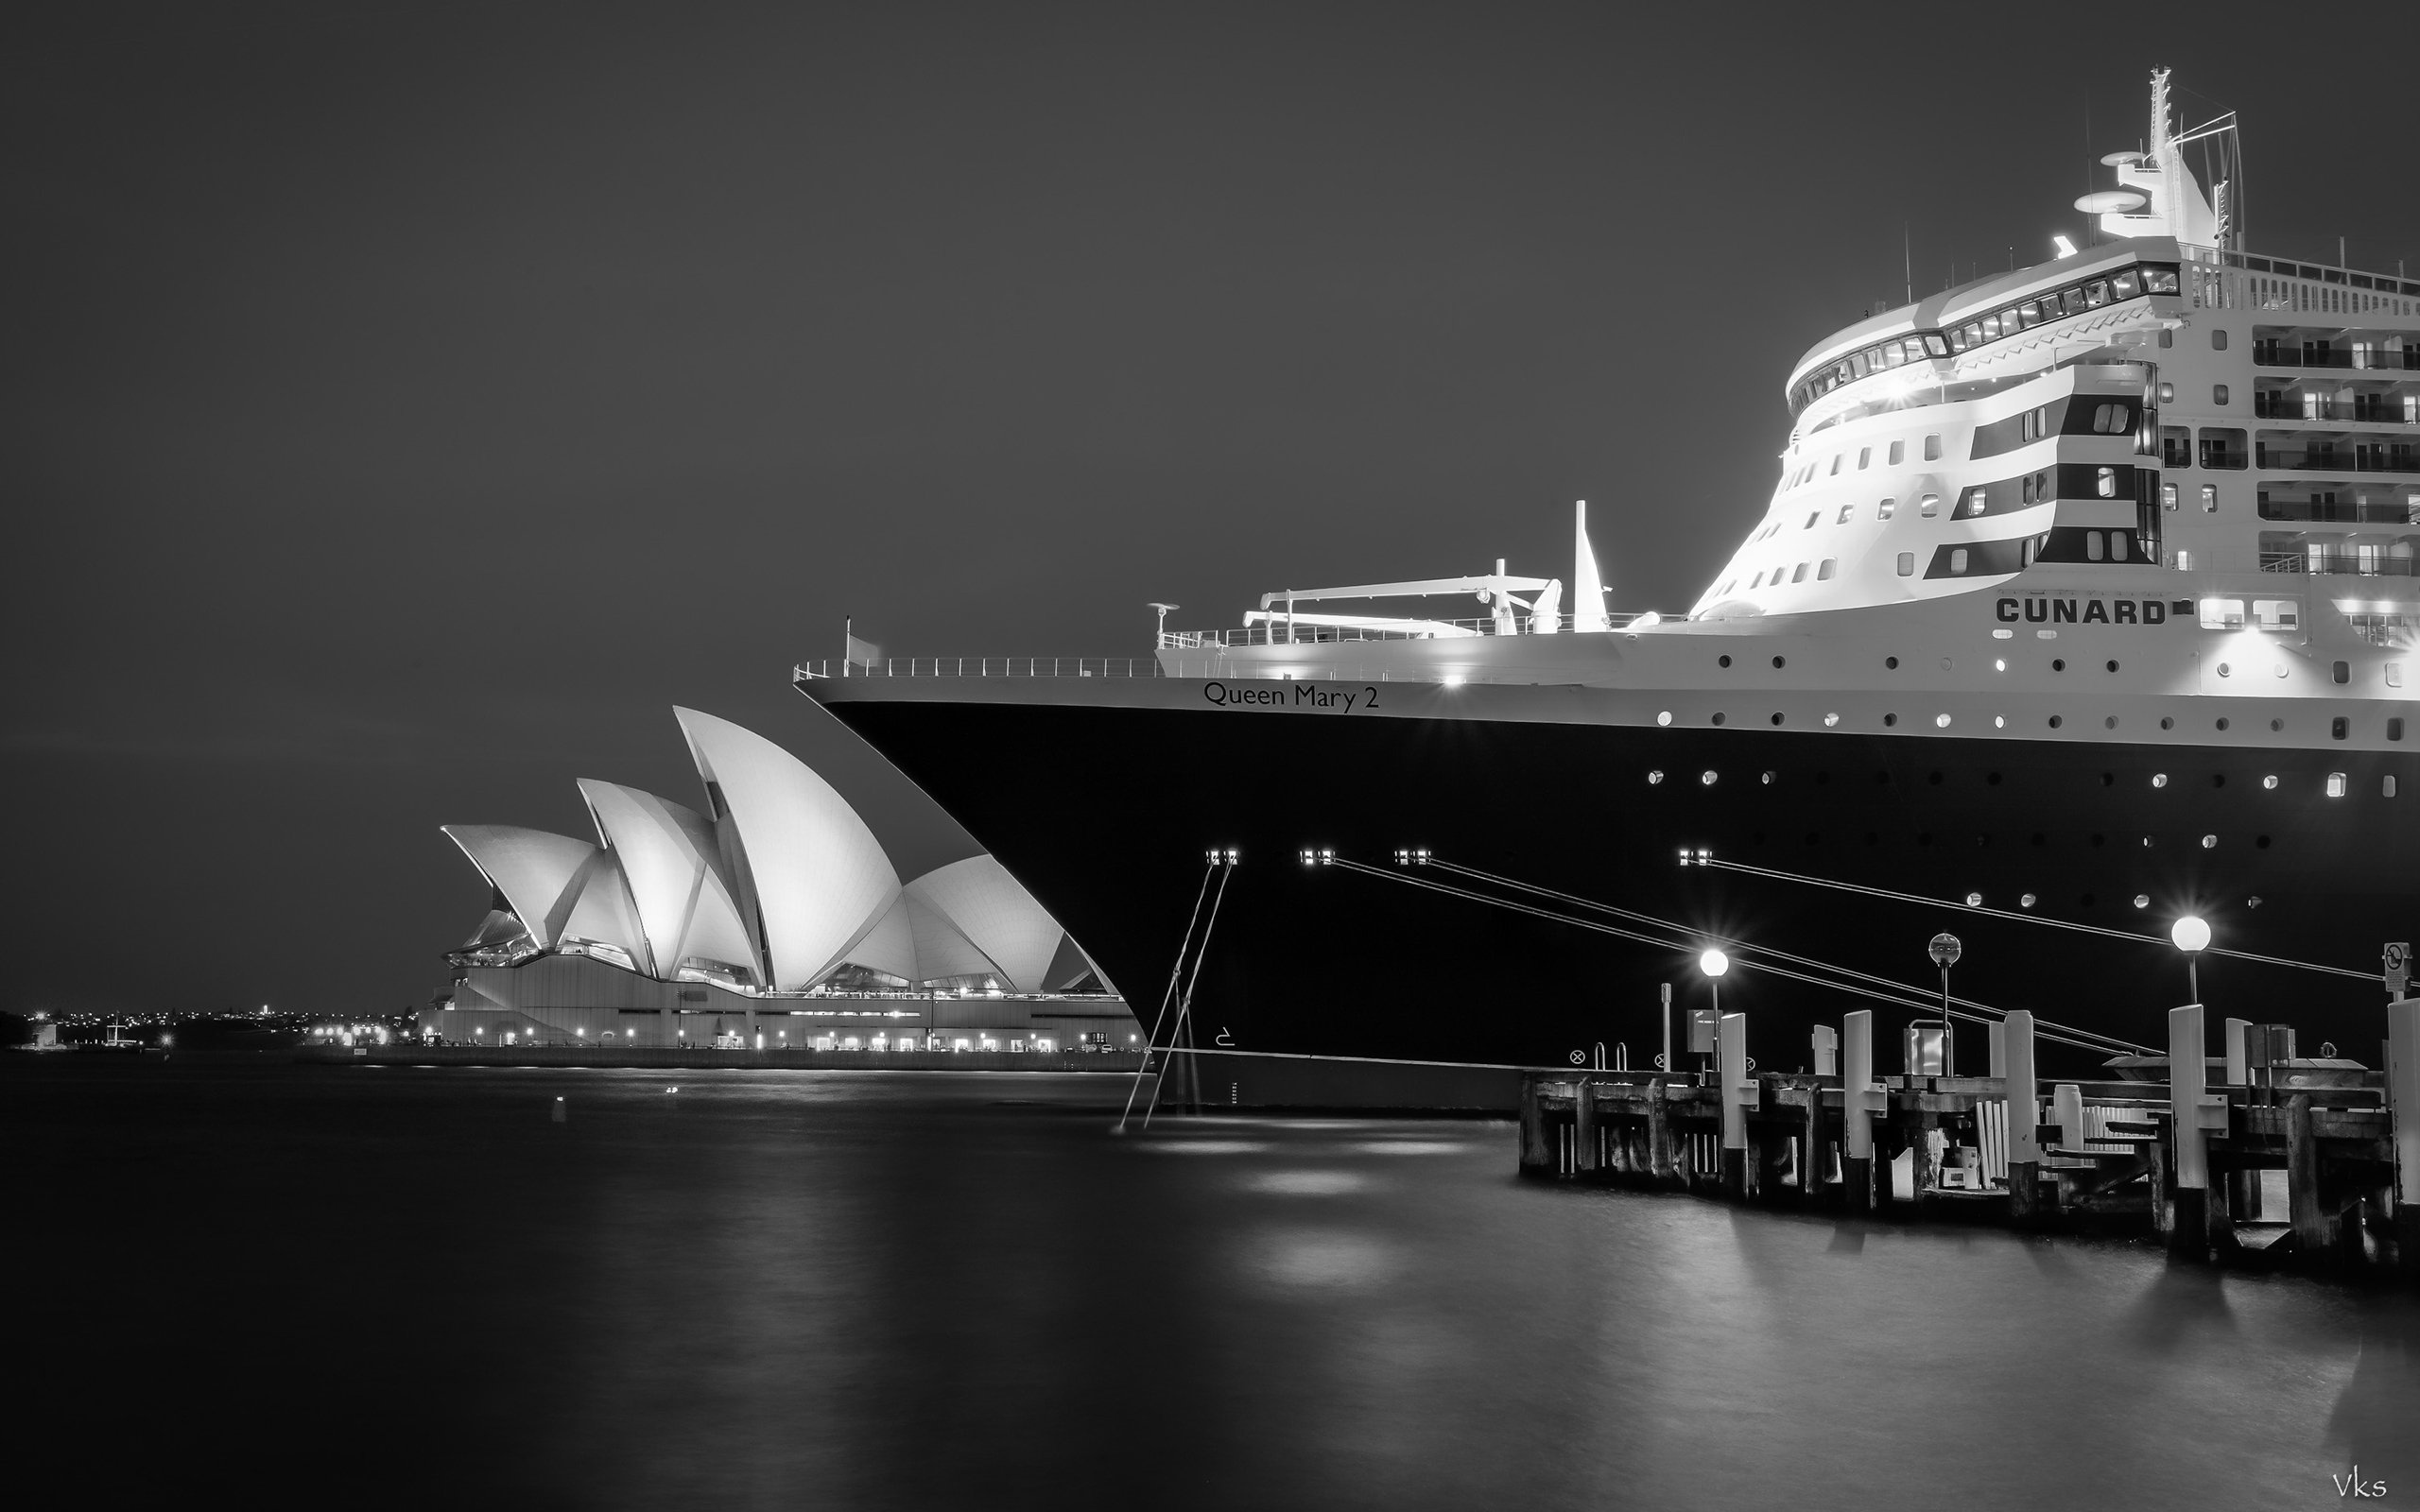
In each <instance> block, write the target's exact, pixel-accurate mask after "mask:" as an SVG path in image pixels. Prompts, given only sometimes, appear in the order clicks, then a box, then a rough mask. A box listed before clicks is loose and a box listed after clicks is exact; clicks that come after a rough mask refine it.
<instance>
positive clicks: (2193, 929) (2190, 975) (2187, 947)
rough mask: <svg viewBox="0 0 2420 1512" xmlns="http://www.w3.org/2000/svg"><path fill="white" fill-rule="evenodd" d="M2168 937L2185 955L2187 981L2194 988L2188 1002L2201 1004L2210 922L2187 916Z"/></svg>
mask: <svg viewBox="0 0 2420 1512" xmlns="http://www.w3.org/2000/svg"><path fill="white" fill-rule="evenodd" d="M2168 937H2169V939H2170V940H2172V941H2174V942H2175V945H2176V948H2177V949H2178V950H2180V951H2183V952H2184V953H2185V981H2186V984H2187V986H2188V987H2190V988H2192V994H2191V996H2190V998H2189V999H2188V1000H2187V1001H2189V1002H2193V1003H2199V1002H2201V1001H2202V968H2201V961H2202V953H2203V952H2204V951H2206V950H2208V949H2209V948H2210V922H2209V920H2208V919H2202V918H2198V917H2196V916H2195V915H2192V914H2187V915H2186V916H2185V917H2184V918H2182V919H2178V920H2177V921H2176V922H2175V923H2174V924H2173V925H2171V926H2169V931H2168Z"/></svg>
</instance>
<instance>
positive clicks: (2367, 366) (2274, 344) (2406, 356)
mask: <svg viewBox="0 0 2420 1512" xmlns="http://www.w3.org/2000/svg"><path fill="white" fill-rule="evenodd" d="M2252 361H2253V365H2254V366H2255V367H2259V368H2338V369H2346V370H2349V371H2355V372H2372V371H2377V372H2412V371H2420V347H2414V346H2412V345H2411V344H2410V343H2409V342H2408V341H2407V342H2406V343H2405V344H2404V345H2402V346H2401V347H2399V348H2398V347H2392V346H2389V345H2387V344H2386V341H2385V340H2384V339H2380V340H2377V341H2355V342H2351V343H2348V344H2347V345H2344V346H2338V345H2336V344H2334V343H2333V342H2325V341H2311V340H2299V341H2298V340H2293V339H2290V338H2287V337H2283V336H2256V337H2254V339H2253V343H2252Z"/></svg>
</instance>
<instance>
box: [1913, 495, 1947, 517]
mask: <svg viewBox="0 0 2420 1512" xmlns="http://www.w3.org/2000/svg"><path fill="white" fill-rule="evenodd" d="M1916 512H1917V513H1918V514H1920V515H1923V516H1924V517H1925V518H1926V519H1927V520H1929V519H1931V518H1932V517H1933V516H1934V515H1937V514H1939V513H1940V512H1941V495H1940V494H1938V493H1927V494H1926V495H1925V496H1924V497H1923V498H1922V499H1919V500H1917V501H1916Z"/></svg>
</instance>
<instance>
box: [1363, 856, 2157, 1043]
mask: <svg viewBox="0 0 2420 1512" xmlns="http://www.w3.org/2000/svg"><path fill="white" fill-rule="evenodd" d="M1321 864H1322V865H1324V866H1333V867H1342V868H1345V869H1346V870H1348V871H1357V872H1360V873H1362V874H1364V875H1366V876H1372V877H1381V878H1384V879H1385V880H1387V881H1389V882H1395V883H1401V884H1403V885H1406V886H1410V887H1420V888H1425V889H1426V890H1427V891H1430V892H1435V893H1442V894H1443V895H1444V896H1446V897H1449V898H1462V899H1467V900H1469V901H1470V902H1481V903H1488V904H1491V905H1493V906H1495V907H1497V908H1503V909H1508V910H1510V911H1512V912H1513V913H1516V914H1527V915H1529V916H1530V917H1531V918H1533V919H1547V920H1548V921H1549V922H1552V923H1557V924H1568V925H1570V926H1571V927H1572V928H1574V929H1585V930H1592V931H1594V932H1596V933H1598V934H1600V935H1611V936H1615V937H1616V938H1618V939H1628V940H1635V941H1637V942H1638V943H1640V944H1642V945H1653V946H1655V947H1657V948H1658V949H1662V950H1668V951H1671V952H1673V953H1674V954H1687V953H1688V952H1689V951H1690V950H1692V949H1693V948H1694V947H1693V946H1692V945H1691V944H1690V943H1689V942H1687V941H1685V940H1668V939H1660V938H1657V937H1656V936H1651V935H1642V934H1639V933H1638V932H1637V931H1635V930H1628V929H1620V928H1617V927H1616V926H1615V925H1612V924H1600V923H1599V922H1597V921H1596V920H1595V919H1574V918H1572V917H1571V916H1570V915H1568V914H1558V913H1555V912H1554V911H1552V910H1551V909H1546V908H1539V907H1535V906H1533V905H1531V904H1529V903H1522V902H1513V900H1511V899H1509V898H1492V897H1489V896H1488V895H1487V894H1486V893H1483V892H1473V891H1471V890H1470V889H1469V888H1467V887H1454V886H1448V885H1445V884H1443V883H1438V882H1428V881H1425V880H1423V879H1420V878H1417V877H1412V876H1409V875H1406V874H1405V873H1403V872H1400V871H1391V870H1388V869H1387V868H1383V867H1373V866H1368V865H1366V864H1364V863H1362V862H1358V861H1350V860H1347V859H1346V858H1344V857H1343V856H1338V855H1328V856H1325V857H1323V858H1322V863H1321ZM1666 927H1677V926H1669V925H1668V926H1666ZM1739 964H1740V965H1741V966H1743V967H1745V968H1747V969H1748V970H1750V971H1763V972H1766V973H1768V974H1770V975H1773V976H1782V977H1788V978H1789V979H1790V980H1792V981H1797V982H1804V983H1806V984H1807V985H1808V986H1810V987H1820V988H1829V989H1831V990H1832V991H1835V992H1846V993H1849V994H1851V995H1852V996H1855V997H1861V998H1870V999H1872V1000H1873V1001H1875V1002H1876V1003H1884V1004H1888V1005H1891V1006H1893V1007H1895V1008H1906V1009H1910V1010H1911V1011H1913V1012H1917V1013H1938V1012H1940V1011H1941V1005H1940V1004H1939V1003H1938V1002H1937V1001H1932V1000H1927V999H1910V998H1904V997H1898V996H1895V995H1893V994H1892V993H1887V992H1881V991H1877V990H1876V989H1875V988H1869V987H1860V986H1858V984H1856V983H1854V982H1839V981H1832V980H1829V979H1826V978H1824V977H1820V976H1809V975H1807V974H1806V973H1805V972H1803V971H1791V970H1789V968H1787V967H1782V966H1772V965H1769V964H1767V963H1764V962H1761V961H1742V962H1740V963H1739ZM1816 964H1818V965H1822V966H1823V967H1824V970H1827V971H1828V970H1834V968H1832V967H1829V966H1828V965H1824V963H1816ZM1890 985H1891V986H1893V988H1897V990H1899V991H1903V992H1906V991H1914V990H1916V989H1915V988H1909V987H1907V986H1905V985H1904V984H1900V983H1893V984H1890ZM1975 1006H1978V1007H1984V1008H1985V1009H1986V1011H1988V1012H1992V1013H2000V1012H2003V1011H2004V1010H2002V1009H1998V1008H1990V1007H1988V1005H1981V1004H1977V1005H1975ZM1950 1017H1952V1018H1959V1019H1964V1020H1966V1021H1967V1022H1970V1023H1980V1024H1985V1025H1989V1024H1991V1023H1994V1022H1997V1021H1996V1020H1993V1019H1988V1018H1985V1017H1983V1016H1982V1015H1980V1014H1976V1013H1966V1012H1961V1011H1958V1010H1957V1009H1956V1008H1955V1007H1953V1008H1952V1009H1951V1012H1950ZM2034 1033H2035V1035H2036V1036H2037V1038H2040V1039H2044V1040H2052V1041H2054V1042H2056V1043H2059V1044H2065V1045H2070V1046H2072V1047H2074V1048H2075V1049H2078V1050H2088V1051H2091V1052H2093V1053H2094V1054H2096V1055H2106V1054H2108V1052H2109V1050H2110V1046H2109V1045H2107V1044H2093V1043H2089V1042H2087V1041H2085V1040H2079V1039H2076V1038H2074V1037H2073V1036H2071V1035H2068V1034H2063V1033H2059V1032H2056V1031H2054V1030H2051V1029H2048V1028H2045V1027H2043V1026H2042V1024H2041V1022H2040V1021H2038V1020H2037V1021H2036V1022H2035V1029H2034ZM2116 1043H2118V1044H2119V1045H2123V1044H2124V1041H2122V1040H2120V1041H2116ZM2135 1053H2136V1054H2142V1053H2143V1052H2142V1051H2141V1050H2140V1049H2139V1047H2135Z"/></svg>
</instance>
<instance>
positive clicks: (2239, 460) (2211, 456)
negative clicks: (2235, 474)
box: [2202, 428, 2249, 469]
mask: <svg viewBox="0 0 2420 1512" xmlns="http://www.w3.org/2000/svg"><path fill="white" fill-rule="evenodd" d="M2248 460H2249V458H2248V457H2247V455H2246V449H2245V447H2244V442H2243V432H2241V431H2238V430H2212V429H2208V428H2204V430H2203V432H2202V465H2203V466H2204V467H2207V468H2237V469H2239V468H2242V467H2243V466H2245V465H2246V463H2247V461H2248Z"/></svg>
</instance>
